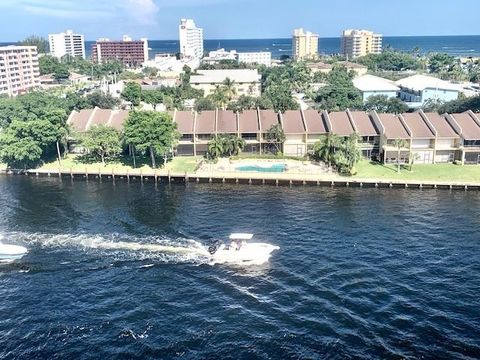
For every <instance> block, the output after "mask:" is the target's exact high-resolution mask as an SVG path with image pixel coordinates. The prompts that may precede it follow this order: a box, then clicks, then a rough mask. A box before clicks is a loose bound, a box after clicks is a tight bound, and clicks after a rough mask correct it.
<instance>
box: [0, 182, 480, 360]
mask: <svg viewBox="0 0 480 360" xmlns="http://www.w3.org/2000/svg"><path fill="white" fill-rule="evenodd" d="M0 201H1V204H2V206H1V207H0V233H2V234H3V235H4V236H5V240H7V239H8V240H9V241H11V242H15V243H18V244H22V245H25V246H27V247H28V248H29V249H30V252H29V253H28V254H27V256H26V257H25V258H24V259H23V260H22V261H20V262H18V263H16V264H12V265H3V266H1V267H0V358H1V359H98V358H104V359H111V358H121V359H124V358H125V359H143V358H149V359H153V358H162V359H172V358H174V359H175V358H180V359H322V358H333V359H402V358H405V359H422V358H425V359H474V358H478V357H479V354H480V311H479V309H480V297H479V291H480V255H479V254H480V238H479V235H478V234H479V233H480V217H479V216H478V214H479V213H480V193H478V192H463V191H458V192H457V191H444V190H438V191H435V190H408V189H358V188H356V189H348V188H316V187H311V188H310V187H275V186H252V185H227V184H226V185H221V184H216V185H210V184H189V185H188V186H185V185H181V184H179V185H173V184H172V185H163V184H158V185H157V186H155V185H154V184H152V183H148V182H144V184H143V185H142V184H141V183H140V181H138V182H135V181H131V182H130V184H127V183H125V182H121V181H117V182H116V184H115V185H113V184H112V183H111V182H109V181H107V180H105V179H103V180H102V181H101V182H100V181H93V180H90V181H89V182H83V181H74V182H71V181H70V180H64V181H63V182H62V181H59V180H58V179H56V178H50V179H47V178H44V179H42V178H39V179H35V178H25V177H0ZM232 232H252V233H255V234H256V238H257V239H260V240H262V241H264V242H268V243H271V244H275V245H278V246H280V250H279V251H277V252H275V253H274V254H273V257H272V258H271V260H270V262H269V264H268V265H265V266H259V267H251V268H239V267H232V266H225V265H215V266H211V265H209V264H208V263H207V262H206V261H205V259H202V258H200V257H196V256H188V255H187V254H176V253H172V252H162V251H157V250H155V248H153V249H152V248H151V247H149V246H148V245H149V244H157V245H161V244H164V245H165V244H176V245H178V246H185V247H193V245H192V244H194V243H193V241H196V242H197V243H201V244H205V245H208V244H211V243H213V242H214V241H215V240H216V239H222V238H225V237H227V236H228V234H229V233H232ZM126 244H131V245H132V246H131V247H130V248H128V247H127V246H126Z"/></svg>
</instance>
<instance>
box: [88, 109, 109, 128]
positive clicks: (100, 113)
mask: <svg viewBox="0 0 480 360" xmlns="http://www.w3.org/2000/svg"><path fill="white" fill-rule="evenodd" d="M94 111H95V112H94V114H93V116H92V117H91V119H90V127H92V126H95V125H107V124H108V121H109V120H110V116H111V115H112V110H110V109H98V108H97V109H95V110H94ZM87 130H88V129H87Z"/></svg>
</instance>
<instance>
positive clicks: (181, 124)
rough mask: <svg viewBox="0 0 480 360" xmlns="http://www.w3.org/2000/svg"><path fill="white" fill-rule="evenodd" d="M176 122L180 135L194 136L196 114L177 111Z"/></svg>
mask: <svg viewBox="0 0 480 360" xmlns="http://www.w3.org/2000/svg"><path fill="white" fill-rule="evenodd" d="M174 120H175V122H176V123H177V129H178V131H179V132H180V134H193V124H194V122H195V113H193V112H191V111H177V112H176V113H175V119H174Z"/></svg>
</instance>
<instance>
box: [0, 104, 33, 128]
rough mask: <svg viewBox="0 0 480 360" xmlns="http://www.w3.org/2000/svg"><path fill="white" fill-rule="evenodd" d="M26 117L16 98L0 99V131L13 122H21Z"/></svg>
mask: <svg viewBox="0 0 480 360" xmlns="http://www.w3.org/2000/svg"><path fill="white" fill-rule="evenodd" d="M26 117H27V114H26V112H25V110H24V109H23V106H22V104H21V103H20V101H18V98H4V97H0V131H1V129H4V128H5V127H7V126H8V125H9V124H10V123H11V122H12V121H13V120H15V119H17V120H23V119H25V118H26Z"/></svg>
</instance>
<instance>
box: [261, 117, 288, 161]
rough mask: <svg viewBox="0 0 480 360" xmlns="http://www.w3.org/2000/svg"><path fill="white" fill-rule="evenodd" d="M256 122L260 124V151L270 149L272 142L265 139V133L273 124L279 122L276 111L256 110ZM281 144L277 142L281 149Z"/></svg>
mask: <svg viewBox="0 0 480 360" xmlns="http://www.w3.org/2000/svg"><path fill="white" fill-rule="evenodd" d="M258 123H259V125H260V151H261V152H268V151H271V150H272V146H273V144H272V143H271V142H270V141H269V140H268V139H267V133H268V130H270V129H271V128H272V127H273V126H276V125H279V124H280V122H279V116H278V113H277V112H275V111H273V110H258ZM282 146H283V144H279V147H280V149H281V150H282V151H283V147H282Z"/></svg>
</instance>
